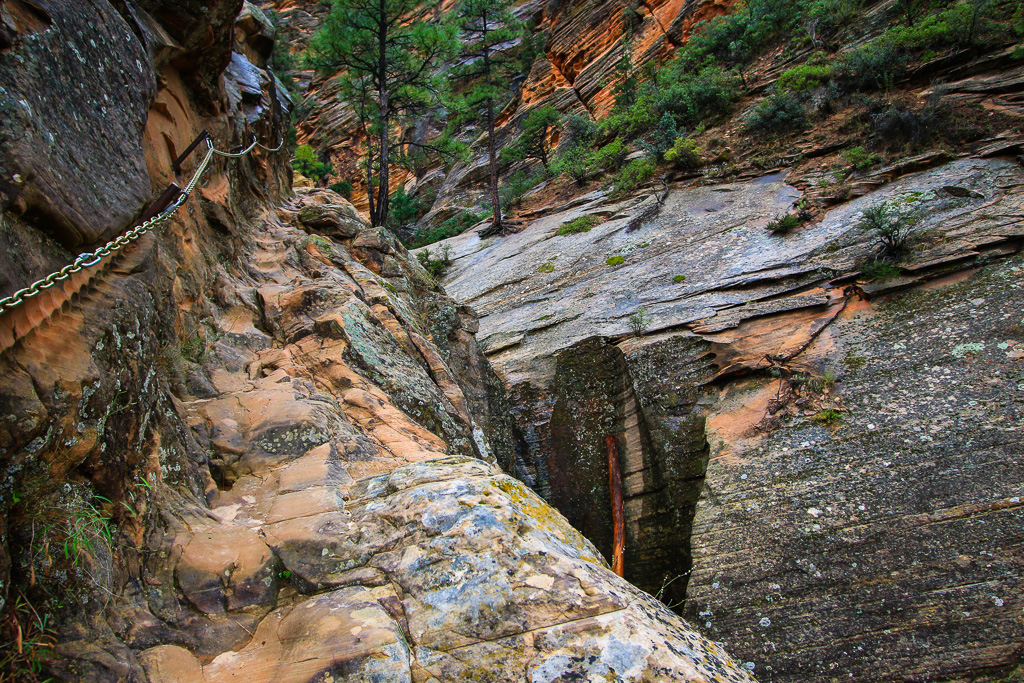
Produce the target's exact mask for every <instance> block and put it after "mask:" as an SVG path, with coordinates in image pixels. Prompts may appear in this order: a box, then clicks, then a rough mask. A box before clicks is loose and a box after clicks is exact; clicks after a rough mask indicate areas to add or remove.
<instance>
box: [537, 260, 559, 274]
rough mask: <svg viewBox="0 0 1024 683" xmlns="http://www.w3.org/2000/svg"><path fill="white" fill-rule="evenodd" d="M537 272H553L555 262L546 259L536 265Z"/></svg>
mask: <svg viewBox="0 0 1024 683" xmlns="http://www.w3.org/2000/svg"><path fill="white" fill-rule="evenodd" d="M537 272H538V273H553V272H555V264H554V263H551V261H548V262H546V263H542V264H540V265H539V266H537Z"/></svg>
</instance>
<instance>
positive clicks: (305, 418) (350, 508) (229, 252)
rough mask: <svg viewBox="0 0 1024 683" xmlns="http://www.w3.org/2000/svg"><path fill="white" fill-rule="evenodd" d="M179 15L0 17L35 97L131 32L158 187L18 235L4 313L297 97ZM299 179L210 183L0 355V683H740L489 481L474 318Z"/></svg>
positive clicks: (250, 51) (222, 17) (69, 142)
mask: <svg viewBox="0 0 1024 683" xmlns="http://www.w3.org/2000/svg"><path fill="white" fill-rule="evenodd" d="M172 5H173V3H161V2H147V3H140V4H135V3H118V7H120V9H121V11H120V13H117V12H115V11H114V10H113V9H112V7H110V6H108V5H106V4H105V3H104V2H94V3H92V4H89V5H83V6H81V7H80V6H78V5H76V6H75V8H71V9H68V8H64V9H61V10H60V11H61V12H64V13H60V14H59V13H58V9H60V8H59V7H58V6H57V5H56V4H54V3H39V5H38V6H37V5H36V3H23V2H13V3H12V2H8V3H3V4H2V10H3V12H5V13H10V12H11V11H14V10H12V9H11V8H15V9H16V10H18V11H19V12H28V14H25V15H24V16H22V15H21V14H18V15H17V16H18V17H20V19H18V21H14V23H13V24H11V23H10V22H6V21H5V23H4V27H5V29H4V30H5V31H6V30H7V28H9V25H14V26H17V27H18V29H19V30H18V32H17V35H8V33H3V34H2V35H3V36H4V38H3V39H4V41H5V42H3V43H2V44H0V50H5V51H6V50H12V51H20V52H18V53H17V55H15V56H14V57H12V56H11V54H7V53H0V59H3V60H6V61H3V62H2V63H0V64H2V66H3V69H0V78H3V79H11V80H9V81H8V80H5V81H4V83H8V82H16V83H17V85H18V87H19V88H20V90H18V91H17V92H23V93H44V92H46V93H49V91H48V90H47V88H48V86H47V84H46V83H45V82H40V81H41V80H42V79H44V77H43V76H42V75H41V74H43V73H45V72H46V70H45V69H42V71H38V70H37V71H31V70H26V69H28V66H25V65H29V66H31V65H32V64H43V63H44V62H45V60H48V59H50V60H53V61H54V62H55V63H64V62H69V61H73V59H75V56H74V55H75V54H76V50H78V49H79V43H83V44H88V45H90V46H92V43H91V42H90V41H92V40H95V41H96V42H97V44H101V43H102V40H103V38H104V36H105V35H106V33H104V32H107V31H115V30H116V31H120V30H121V29H120V28H117V27H121V28H124V26H122V24H121V23H118V22H121V21H122V18H123V22H124V24H125V25H126V26H128V28H126V29H125V31H123V32H121V33H118V34H117V36H119V39H120V40H121V41H123V42H124V43H126V46H121V47H122V48H123V49H124V50H127V53H126V54H137V56H138V62H137V64H139V65H141V66H140V67H139V68H140V69H141V72H142V74H143V77H141V78H140V81H139V83H140V84H141V85H139V87H138V88H137V89H136V91H132V92H133V93H134V94H133V96H134V97H136V98H137V99H138V100H139V102H138V103H136V104H137V106H136V110H132V111H130V112H123V111H117V112H113V111H111V112H109V116H110V119H111V127H110V128H109V129H108V131H107V134H109V135H115V134H116V135H117V136H118V137H117V140H115V141H112V143H111V149H123V150H126V156H128V157H130V158H131V159H133V160H135V162H138V163H143V164H144V165H145V169H146V173H145V174H143V173H142V171H141V170H139V169H134V171H138V172H136V173H135V176H133V177H132V178H130V179H129V180H131V183H130V185H131V187H132V188H135V185H137V184H138V182H140V180H141V181H143V185H142V189H138V188H135V189H132V191H131V192H128V191H125V192H123V193H119V194H117V195H116V196H114V197H112V198H110V201H111V202H112V206H114V208H115V209H116V210H113V209H112V210H111V211H108V212H106V213H103V212H100V211H95V212H92V213H90V214H89V215H88V216H85V215H84V214H82V213H81V212H80V213H78V214H76V213H74V212H72V211H70V210H69V211H68V212H67V213H66V217H67V220H68V221H69V222H70V224H71V227H72V228H73V229H69V230H67V231H65V232H63V233H59V234H57V233H54V232H52V231H48V230H47V227H48V225H49V224H48V223H46V221H44V220H43V219H42V218H40V214H39V213H38V212H36V213H33V212H32V211H28V210H25V211H24V212H23V213H21V214H19V215H18V216H12V217H10V218H9V217H8V216H9V214H5V217H4V223H3V232H2V233H0V244H2V246H3V253H4V254H5V256H4V258H5V259H7V260H8V261H10V262H12V263H13V262H14V261H15V260H18V259H19V257H20V256H22V255H27V258H22V259H21V263H20V265H19V268H18V269H12V270H9V271H8V270H5V276H6V277H9V280H8V281H6V282H4V283H3V286H2V288H0V294H3V295H7V294H9V293H10V292H12V291H14V290H15V289H18V288H20V287H22V286H24V285H25V284H27V283H28V282H30V281H32V280H34V279H35V278H37V277H39V276H40V275H43V274H45V273H47V272H50V271H51V270H55V269H56V268H57V267H59V266H61V265H63V264H64V263H67V262H69V261H70V260H71V259H72V258H73V255H72V252H69V250H70V249H71V248H72V247H74V246H75V245H76V242H75V239H85V238H84V237H81V238H79V237H74V236H75V235H79V236H81V235H86V234H87V232H88V231H89V230H92V231H93V233H95V236H96V237H98V236H101V235H102V236H107V235H113V234H117V233H119V232H121V231H122V230H123V229H124V228H126V227H127V225H128V224H129V223H130V221H131V219H132V218H133V217H134V215H135V212H137V211H138V210H139V208H140V207H141V204H142V203H143V202H144V201H145V200H147V199H151V198H152V197H153V196H154V195H155V194H156V193H157V192H159V191H161V190H163V188H164V187H165V186H166V184H167V183H169V182H170V181H171V180H173V179H174V174H173V173H172V172H171V171H170V167H171V162H172V161H173V160H174V159H175V158H176V157H177V156H178V155H179V154H180V153H181V151H182V150H184V148H185V147H186V146H187V145H188V144H189V142H190V141H191V140H192V139H193V138H194V137H195V135H196V134H197V133H198V131H199V130H201V129H203V128H205V129H207V130H209V131H210V132H211V133H212V137H213V140H214V142H215V144H216V145H217V146H218V147H219V148H221V149H228V148H233V149H237V148H239V147H241V146H245V145H248V143H249V142H250V141H251V135H252V134H255V135H256V137H257V139H258V140H259V141H261V142H268V141H271V142H272V141H274V140H275V139H278V136H279V135H280V133H281V122H282V121H283V120H284V118H285V116H286V114H287V106H288V102H287V98H286V97H284V96H283V95H282V94H281V93H280V92H279V91H278V90H277V85H276V79H275V78H274V77H273V74H271V73H269V72H268V71H266V69H265V68H264V67H265V59H266V39H268V27H267V24H266V23H265V22H263V21H261V20H260V18H259V14H258V12H256V11H254V8H252V7H251V6H249V7H244V8H243V7H242V5H241V3H238V2H234V1H231V2H229V1H225V2H215V3H205V4H197V3H180V4H178V5H175V6H172ZM40 8H42V9H40ZM36 10H38V12H36ZM51 10H52V12H51ZM65 10H66V12H65ZM240 10H241V14H240V15H239V16H240V19H239V21H238V23H237V24H235V23H234V17H235V16H236V14H238V13H239V11H240ZM40 13H41V14H40ZM42 14H48V16H49V20H50V21H52V24H47V22H46V21H44V18H41V17H42ZM58 14H59V16H58ZM4 16H5V17H6V16H7V14H5V15H4ZM204 16H205V17H206V20H204V19H203V17H204ZM25 17H28V18H29V19H32V18H33V17H34V18H35V19H33V21H35V23H32V22H29V21H28V19H25ZM19 21H20V22H21V23H19ZM206 21H209V22H211V23H206ZM26 22H28V23H26ZM72 24H73V25H74V27H75V28H74V35H73V36H70V37H69V34H68V32H69V31H71V30H72V29H71V28H69V27H70V26H72ZM90 27H92V28H90ZM92 29H95V30H96V31H98V32H99V33H97V34H96V35H95V36H93V35H90V34H89V30H92ZM33 31H35V33H33ZM37 36H38V37H37ZM8 43H9V45H8ZM46 50H51V51H52V52H53V54H52V55H42V54H40V52H41V51H46ZM118 54H120V53H118ZM19 57H20V58H19ZM135 63H136V62H128V63H126V64H119V67H124V68H131V65H132V64H135ZM76 68H77V67H76ZM5 69H13V70H14V71H15V74H14V76H11V75H10V74H9V73H7V72H6V71H4V70H5ZM18 69H22V71H20V72H19V71H17V70H18ZM97 73H98V74H99V75H95V73H94V75H93V80H92V81H91V82H90V83H88V85H87V87H84V88H82V89H81V90H74V89H67V90H65V91H63V92H57V93H49V94H48V97H50V98H51V99H55V98H57V99H60V106H63V107H66V108H67V111H75V110H79V109H80V110H82V111H83V112H84V111H85V110H86V109H88V107H90V106H93V105H95V104H96V102H98V101H104V102H106V101H107V100H106V99H104V97H103V95H106V94H107V93H108V91H109V92H110V93H113V92H114V91H115V90H117V91H118V92H119V93H120V94H119V95H118V96H123V95H124V92H123V90H124V83H123V82H122V80H120V79H119V77H118V74H119V73H120V72H118V71H115V70H113V69H112V68H111V69H107V68H104V69H99V70H98V72H97ZM5 87H6V86H5ZM147 87H148V88H150V90H149V91H147V90H146V88H147ZM94 95H96V96H97V97H98V99H96V98H95V97H94ZM111 97H112V98H113V95H111ZM79 98H80V99H79ZM100 106H101V107H102V106H104V105H100ZM111 106H112V105H111ZM140 107H141V109H140ZM140 111H146V112H147V113H146V114H145V115H142V116H140V115H139V112H140ZM58 113H60V112H58ZM84 115H85V114H82V115H81V116H84ZM89 116H92V113H89ZM71 119H72V120H74V116H72V117H71ZM44 123H45V120H44ZM43 134H44V135H45V131H43ZM47 139H49V138H48V136H47ZM77 142H78V140H77V138H72V137H70V136H64V137H56V136H55V138H54V139H53V141H52V142H51V144H52V146H54V147H55V149H52V150H47V151H45V153H44V152H39V154H43V156H37V157H32V156H30V155H28V153H27V152H25V153H22V152H20V151H19V149H20V148H16V147H12V148H11V149H7V148H5V154H9V155H10V160H9V161H5V162H4V163H5V164H8V163H9V164H11V165H10V166H5V169H8V168H10V169H16V168H28V167H29V166H28V164H30V163H31V164H40V165H41V166H40V168H43V167H44V166H45V164H47V163H49V162H46V158H48V157H46V156H45V155H50V156H54V157H55V158H58V157H59V158H65V157H68V158H72V157H74V153H75V149H76V147H75V144H77ZM115 143H116V144H115ZM89 144H90V145H91V144H92V143H91V142H90V143H89ZM89 149H91V147H90V148H89ZM200 149H201V150H202V148H200ZM33 153H35V152H33ZM285 156H286V155H285V154H284V153H281V154H274V153H271V152H267V151H266V150H259V151H257V152H254V153H253V154H252V155H249V156H245V157H243V158H241V159H238V160H231V161H228V160H223V159H218V160H216V161H215V162H214V163H213V165H212V166H211V168H210V169H209V170H208V171H207V173H206V175H204V176H203V178H202V180H201V182H200V183H199V185H198V186H197V188H196V191H195V193H194V195H193V196H192V198H191V199H189V202H188V207H187V209H182V210H180V211H179V212H178V213H177V214H175V217H174V219H173V221H171V222H170V223H168V224H167V225H166V226H165V227H163V228H162V229H161V230H160V231H158V232H154V233H151V234H148V235H147V236H146V237H144V238H142V239H141V240H139V241H138V242H136V243H135V244H133V245H132V246H130V247H127V248H125V249H124V250H123V251H121V252H119V254H118V255H117V256H116V257H115V258H113V259H110V260H108V261H104V262H103V264H102V266H100V267H97V268H96V269H95V270H92V271H88V277H87V278H86V279H85V280H84V281H83V283H82V284H81V287H80V288H79V289H77V290H76V291H75V292H72V293H70V294H69V296H70V299H69V300H68V301H65V302H57V303H54V301H53V300H50V299H47V301H49V304H51V307H50V308H48V309H46V310H47V315H46V316H43V317H42V318H41V319H39V320H35V319H33V320H34V324H33V325H32V326H31V328H30V329H27V330H26V329H21V328H18V335H17V336H18V338H17V339H16V341H14V342H13V343H12V344H11V345H9V347H8V348H5V349H4V351H3V355H2V356H0V377H2V378H3V379H2V380H0V386H2V390H0V409H2V420H0V449H2V450H3V453H4V458H5V470H4V479H3V480H2V482H0V502H2V510H3V514H2V515H0V538H2V541H3V542H2V545H0V608H3V609H0V614H3V617H2V620H0V628H2V629H3V631H4V638H5V639H7V638H10V640H5V642H14V639H15V638H16V637H21V641H20V642H21V643H22V648H21V649H20V650H18V651H17V653H16V654H14V650H13V649H12V655H11V658H10V659H7V658H6V654H5V660H4V663H3V664H0V667H7V665H8V662H11V661H13V662H14V664H12V666H23V667H26V668H27V667H29V666H31V667H34V668H33V670H36V671H38V670H39V669H40V668H41V669H43V670H44V671H45V672H46V674H47V675H50V676H52V677H54V678H56V679H59V680H69V681H71V680H89V681H125V680H131V681H143V680H153V681H181V682H185V681H188V682H189V683H192V682H194V681H204V680H205V681H222V680H224V681H226V680H239V679H240V678H251V679H253V680H260V681H262V680H267V681H270V680H273V681H277V680H285V681H326V680H335V681H338V680H347V681H403V680H408V681H423V682H426V681H448V680H451V681H463V680H502V681H504V680H510V681H511V680H514V681H531V682H541V681H566V680H576V679H584V678H585V679H591V678H601V679H604V678H608V679H612V678H614V679H618V680H631V681H641V680H654V679H658V680H662V679H666V680H681V681H694V682H697V681H702V682H708V681H751V680H752V678H751V677H750V675H749V673H748V671H747V669H745V668H742V667H739V666H737V665H736V664H735V663H733V662H732V661H731V660H730V659H729V658H728V656H727V655H725V653H724V652H723V651H722V649H721V648H720V647H719V646H718V645H716V644H715V643H713V642H711V641H710V640H708V639H706V638H704V637H702V636H700V635H698V634H697V633H695V632H694V631H693V630H692V629H691V628H690V627H689V626H688V625H687V624H686V623H685V622H684V621H683V620H682V619H681V618H680V617H679V616H677V615H675V614H673V613H672V612H670V611H669V610H667V609H666V608H665V607H664V606H663V605H661V604H660V603H659V602H657V601H656V600H654V599H653V598H651V597H650V596H648V595H646V594H644V593H642V592H641V591H639V590H638V589H636V588H635V587H633V586H632V585H630V584H629V583H627V582H626V581H624V580H623V579H621V578H619V577H617V576H615V575H614V574H613V573H612V572H611V571H610V570H609V569H608V567H607V565H606V563H605V562H604V560H603V559H602V558H601V556H600V553H599V552H598V551H597V550H596V548H595V547H594V546H593V545H592V544H591V543H590V542H589V541H587V540H586V539H585V538H584V537H583V536H582V535H581V534H580V533H579V532H578V531H576V530H575V529H573V528H572V527H571V526H570V525H569V524H568V522H567V521H566V520H565V518H564V517H562V516H561V515H560V514H559V513H558V512H556V511H555V510H554V509H553V508H551V507H550V506H549V505H547V504H546V503H545V502H544V501H542V500H541V499H540V498H538V497H537V496H536V495H535V494H534V493H532V492H531V491H530V490H529V489H528V488H527V487H525V486H524V485H523V484H522V483H521V482H519V481H517V480H515V479H513V478H512V477H510V476H508V475H506V474H503V473H502V471H501V470H500V469H499V468H498V466H497V465H501V466H502V467H503V468H506V469H512V468H514V467H515V463H516V461H517V460H521V459H522V457H523V455H524V453H525V451H524V446H523V444H522V441H521V439H520V437H519V436H518V432H517V429H516V426H515V424H514V422H513V420H512V418H511V416H510V407H509V404H508V403H507V400H506V398H505V392H504V388H503V386H502V384H501V381H500V380H499V379H498V377H497V376H496V375H495V373H494V372H493V370H492V369H491V366H490V365H489V363H488V362H487V360H486V358H485V357H484V356H483V354H482V352H481V351H480V349H479V348H478V346H477V343H476V339H475V333H476V331H477V321H476V316H475V314H474V313H473V311H472V310H471V309H469V308H468V307H466V306H463V305H460V304H458V303H457V302H455V301H454V300H452V299H450V298H449V297H448V296H447V295H445V294H444V292H443V291H442V290H440V289H439V288H438V286H437V284H436V282H435V281H434V280H433V279H432V278H430V277H429V276H428V275H427V274H426V272H425V271H424V270H423V269H422V268H421V267H420V266H419V264H418V263H417V262H416V260H415V259H413V258H411V257H410V255H409V253H408V252H407V251H406V250H405V249H404V248H403V247H402V246H401V244H400V243H399V242H398V241H397V240H396V239H395V238H394V236H393V235H392V234H391V233H389V232H388V231H386V230H381V229H371V228H370V227H369V226H368V224H367V223H366V221H365V220H364V219H363V218H362V217H361V216H360V214H359V213H358V212H357V211H356V210H355V209H354V208H353V206H352V205H351V204H349V203H347V202H346V201H344V200H343V199H341V198H340V197H339V196H337V195H335V194H334V193H331V192H328V191H320V190H303V191H300V192H298V194H297V195H292V194H291V193H290V192H289V187H288V182H289V179H290V174H288V173H287V166H286V158H285ZM76 158H78V160H79V165H78V166H76V167H75V168H69V169H67V170H66V171H61V173H62V174H63V175H62V182H63V183H64V184H65V186H66V187H67V188H73V189H74V188H77V190H80V191H81V195H82V196H80V197H76V198H75V201H76V202H78V204H76V206H87V205H88V202H89V201H92V200H91V199H90V198H91V197H93V196H94V194H95V193H93V192H92V187H91V186H90V185H89V184H88V180H89V178H90V177H91V174H92V173H93V171H94V170H95V167H96V166H97V165H99V164H100V162H99V161H98V160H97V158H95V157H92V156H80V157H76ZM195 163H196V160H195V159H194V158H193V159H189V160H188V161H187V162H186V165H185V168H184V175H185V176H186V177H188V174H190V173H191V171H192V169H193V168H195ZM45 167H46V168H50V167H49V166H45ZM140 168H141V167H140ZM115 170H116V169H112V168H104V169H100V171H96V173H98V174H99V173H100V172H101V171H102V172H103V173H106V172H110V173H113V172H114V171H115ZM28 180H32V179H31V178H29V179H27V181H28ZM33 182H35V181H33ZM146 182H148V183H149V184H150V185H149V187H146V185H145V183H146ZM35 187H36V190H35V191H37V192H38V193H40V194H41V195H42V199H41V200H40V201H41V202H43V204H45V205H46V206H58V203H57V200H58V199H60V198H61V197H60V195H59V194H54V193H56V192H57V190H54V189H53V186H52V185H45V184H38V185H36V186H35ZM86 190H89V191H88V192H87V191H86ZM51 194H53V196H51ZM41 205H42V204H41ZM33 206H36V204H33ZM82 211H84V209H82ZM46 297H50V295H49V294H47V295H46ZM41 300H42V298H41V297H40V298H38V299H34V300H32V301H31V302H30V303H29V304H27V305H26V306H28V307H32V306H36V305H37V304H38V305H40V306H42V303H40V302H41ZM19 310H21V309H19ZM31 310H33V311H37V312H38V311H40V310H43V309H41V308H40V309H35V308H33V309H31ZM8 322H9V321H8V320H7V319H0V324H2V325H4V326H5V327H4V329H5V330H10V329H11V326H10V325H8V324H7V323H8ZM44 620H45V625H46V628H45V629H43V628H42V626H43V621H44ZM18 633H20V634H22V635H21V636H17V634H18ZM15 649H16V648H15ZM7 673H8V671H7V669H3V670H2V671H0V675H7Z"/></svg>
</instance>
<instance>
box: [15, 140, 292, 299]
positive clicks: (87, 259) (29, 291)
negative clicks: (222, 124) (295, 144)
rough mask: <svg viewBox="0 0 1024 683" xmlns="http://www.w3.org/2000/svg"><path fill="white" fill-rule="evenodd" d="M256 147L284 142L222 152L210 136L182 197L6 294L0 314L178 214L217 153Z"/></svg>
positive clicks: (234, 155) (246, 151)
mask: <svg viewBox="0 0 1024 683" xmlns="http://www.w3.org/2000/svg"><path fill="white" fill-rule="evenodd" d="M283 142H284V141H283V140H282V144H283ZM256 146H259V147H261V148H263V149H266V150H267V151H270V152H276V151H278V150H280V149H281V146H282V145H278V146H277V149H269V148H267V147H263V145H260V144H259V142H257V141H256V138H255V137H253V141H252V144H251V145H249V146H248V147H247V148H246V149H244V150H242V151H241V152H237V153H232V152H222V151H220V150H219V149H216V148H215V147H214V146H213V142H211V141H210V139H209V138H207V139H206V148H207V151H206V156H204V157H203V160H202V161H201V162H199V165H198V166H197V167H196V170H195V173H193V174H192V179H191V180H190V181H189V183H188V185H186V186H185V189H183V190H182V192H181V194H180V195H179V196H178V198H177V199H176V200H175V201H174V203H173V204H171V205H170V206H168V207H167V208H166V209H164V210H163V211H161V212H160V213H159V214H157V215H156V216H153V217H152V218H150V219H149V220H147V221H145V222H143V223H140V224H139V225H137V226H135V227H134V228H132V229H131V230H128V231H127V232H125V233H122V234H121V235H119V236H118V237H117V238H115V239H112V240H110V241H109V242H107V243H106V244H104V245H103V246H102V247H100V248H99V249H97V250H96V251H91V252H86V253H84V254H79V255H78V258H76V259H75V260H74V261H73V262H72V263H69V264H68V265H66V266H64V267H63V268H61V269H60V270H58V271H57V272H56V273H50V274H49V275H47V276H46V277H44V278H43V279H41V280H37V281H35V282H33V283H32V284H31V285H29V286H28V287H25V288H24V289H19V290H18V291H16V292H15V293H14V294H12V295H11V296H9V297H6V298H4V299H0V315H3V314H4V313H6V312H7V311H9V310H11V309H12V308H14V307H15V306H18V305H20V304H22V303H24V302H25V300H26V299H31V298H32V297H34V296H37V295H38V294H40V293H41V292H44V291H46V290H47V289H49V288H50V287H53V286H54V285H56V284H58V283H60V282H63V281H64V280H67V279H68V278H69V277H71V276H72V275H74V274H76V273H80V272H82V271H83V270H85V269H86V268H91V267H93V266H95V265H97V264H98V263H99V262H100V261H102V260H103V259H104V257H106V256H109V255H110V254H112V253H114V252H116V251H118V250H120V249H123V248H124V247H126V246H127V245H129V244H131V243H132V242H134V241H135V240H137V239H139V238H140V237H142V236H143V235H145V234H146V233H147V232H149V231H150V230H152V229H153V228H155V227H156V226H158V225H160V224H161V223H164V222H166V221H168V220H170V219H171V217H172V216H173V215H174V213H175V212H176V211H177V210H178V209H180V208H181V207H182V206H183V205H184V204H185V202H186V201H188V198H189V196H190V195H191V194H192V191H193V190H195V188H196V185H197V184H198V183H199V179H200V178H201V177H202V175H203V173H205V172H206V169H207V167H208V166H209V165H210V161H211V159H213V155H214V154H217V155H219V156H222V157H228V158H231V159H237V158H240V157H243V156H245V155H246V154H249V152H251V151H252V150H253V148H255V147H256Z"/></svg>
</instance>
